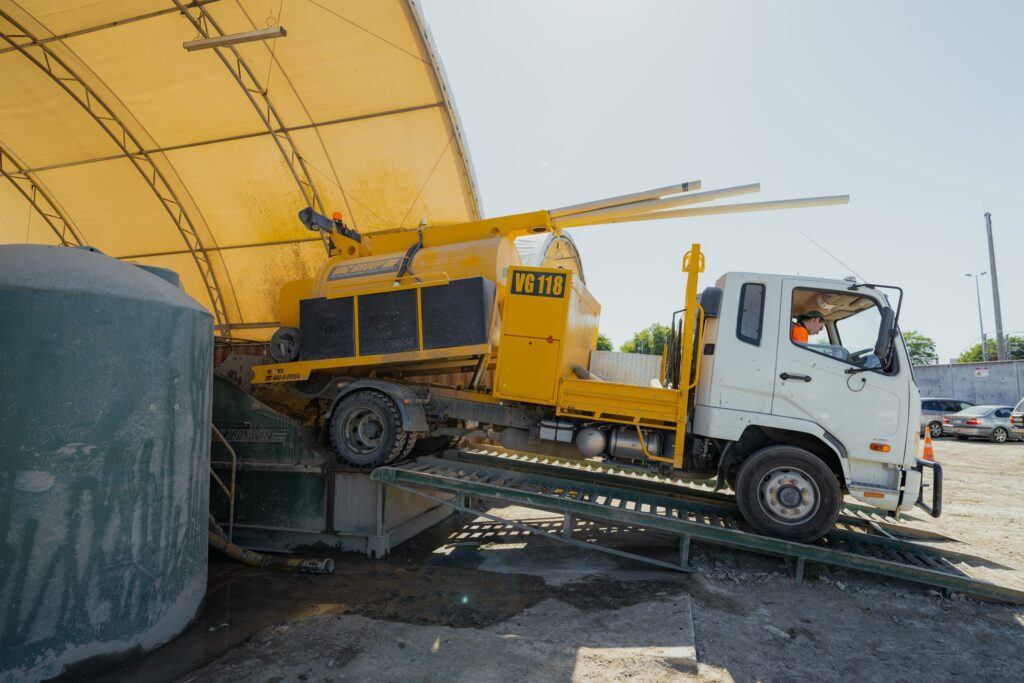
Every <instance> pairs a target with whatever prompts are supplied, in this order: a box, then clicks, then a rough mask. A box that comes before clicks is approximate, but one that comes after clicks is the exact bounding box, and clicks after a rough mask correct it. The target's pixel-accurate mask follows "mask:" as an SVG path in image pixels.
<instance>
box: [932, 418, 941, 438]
mask: <svg viewBox="0 0 1024 683" xmlns="http://www.w3.org/2000/svg"><path fill="white" fill-rule="evenodd" d="M931 430H932V438H933V439H934V438H936V437H938V436H942V425H940V424H939V423H938V422H932V424H931Z"/></svg>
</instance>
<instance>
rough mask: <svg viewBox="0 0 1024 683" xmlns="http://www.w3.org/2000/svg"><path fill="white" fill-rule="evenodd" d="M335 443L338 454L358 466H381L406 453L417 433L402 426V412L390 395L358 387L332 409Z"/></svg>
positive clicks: (332, 440) (340, 457) (332, 433)
mask: <svg viewBox="0 0 1024 683" xmlns="http://www.w3.org/2000/svg"><path fill="white" fill-rule="evenodd" d="M330 434H331V443H332V445H333V446H334V450H335V452H336V453H337V454H338V458H339V459H340V460H342V461H344V462H346V463H348V464H349V465H352V466H354V467H367V468H369V467H379V466H381V465H385V464H387V463H389V462H392V461H393V460H397V459H398V458H400V457H402V456H403V455H405V454H406V453H408V452H409V450H410V449H411V448H412V442H414V441H415V439H416V437H415V436H414V435H410V434H408V433H407V432H405V431H404V430H403V429H402V416H401V415H400V414H399V412H398V408H397V407H396V406H395V404H394V403H393V402H392V401H391V399H390V398H388V397H387V396H385V395H383V394H381V393H378V392H376V391H356V392H353V393H351V394H349V395H348V396H346V397H344V398H343V399H341V401H340V402H339V403H338V405H337V406H335V408H334V412H333V413H331V424H330Z"/></svg>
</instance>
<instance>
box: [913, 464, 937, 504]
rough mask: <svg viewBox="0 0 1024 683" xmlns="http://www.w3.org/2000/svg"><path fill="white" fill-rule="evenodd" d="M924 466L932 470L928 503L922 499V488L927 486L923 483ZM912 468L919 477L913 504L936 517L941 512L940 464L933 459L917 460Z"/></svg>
mask: <svg viewBox="0 0 1024 683" xmlns="http://www.w3.org/2000/svg"><path fill="white" fill-rule="evenodd" d="M926 468H927V469H930V470H931V471H932V484H931V486H932V496H931V498H932V500H931V504H930V505H929V504H928V503H926V502H925V500H924V490H925V489H926V488H927V487H928V485H927V484H925V483H924V470H925V469H926ZM913 469H914V471H915V472H918V473H919V476H920V477H921V487H920V488H919V489H918V492H917V502H916V503H915V505H917V507H919V508H921V509H922V510H924V511H925V512H927V513H928V514H929V515H931V516H932V517H938V516H939V515H941V514H942V465H940V464H939V463H937V462H935V461H933V460H918V461H917V464H916V465H914V467H913Z"/></svg>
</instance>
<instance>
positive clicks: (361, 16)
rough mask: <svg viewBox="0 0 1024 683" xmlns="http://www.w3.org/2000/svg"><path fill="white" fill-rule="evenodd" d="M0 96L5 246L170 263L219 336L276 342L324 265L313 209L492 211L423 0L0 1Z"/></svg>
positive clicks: (446, 214)
mask: <svg viewBox="0 0 1024 683" xmlns="http://www.w3.org/2000/svg"><path fill="white" fill-rule="evenodd" d="M274 26H281V27H283V28H284V29H285V30H286V32H287V36H286V37H278V38H271V39H265V40H258V41H254V42H246V43H238V44H233V45H230V46H227V47H220V48H216V49H201V50H197V51H193V52H189V51H186V50H185V49H184V48H183V47H182V44H183V43H185V42H187V41H192V40H196V39H203V38H216V37H219V36H222V35H232V36H233V35H236V34H240V33H245V32H250V31H254V30H259V29H266V28H268V27H274ZM0 93H3V96H2V99H0V243H25V242H34V243H47V244H69V245H75V244H85V245H90V246H94V247H96V248H98V249H100V250H101V251H103V252H104V253H106V254H108V255H110V256H114V257H117V258H121V259H125V260H128V261H132V262H136V263H140V264H146V265H154V266H161V267H165V268H171V269H173V270H175V271H177V272H178V273H179V274H180V275H181V278H182V281H183V284H184V286H185V289H186V290H187V291H188V293H189V294H191V295H192V296H193V297H195V298H196V299H197V300H198V301H199V302H200V303H202V304H203V305H205V306H207V308H209V309H210V310H211V312H212V313H213V314H214V316H215V321H216V323H217V324H218V325H219V327H218V333H219V334H222V335H230V336H235V337H242V338H255V339H266V338H268V337H269V335H270V334H271V333H272V332H273V330H274V328H275V327H276V326H277V325H276V319H277V295H278V290H279V288H280V286H281V284H282V283H283V282H285V281H287V280H292V279H298V278H306V277H311V276H312V275H313V272H314V271H315V269H316V268H318V267H319V265H320V264H321V263H322V261H323V259H324V257H325V249H324V246H323V243H322V241H321V239H320V237H318V236H317V235H316V234H314V233H311V232H309V231H307V230H306V229H305V228H304V227H303V226H302V225H301V223H299V221H298V219H297V217H296V216H297V214H298V212H299V210H301V209H303V208H304V207H306V206H312V207H313V208H314V209H315V210H317V211H319V212H320V213H323V214H325V215H328V216H329V215H331V213H332V212H334V211H340V212H342V214H343V215H344V217H345V221H346V223H348V225H349V226H350V227H354V228H356V229H358V230H360V231H361V232H364V233H373V232H374V231H378V230H383V229H389V228H395V227H400V226H404V227H410V226H415V225H416V224H418V223H419V222H420V220H421V219H426V220H427V222H429V223H440V222H461V221H469V220H475V219H477V218H479V217H480V216H479V208H478V203H477V195H476V190H475V186H474V180H473V174H472V166H471V163H470V160H469V154H468V150H467V148H466V146H465V143H464V141H463V139H462V136H461V134H460V131H459V126H458V119H457V116H456V112H455V109H454V105H453V103H452V99H451V97H450V95H449V93H448V91H447V87H446V85H445V81H444V76H443V73H442V71H441V68H440V63H439V61H438V59H437V55H436V53H435V51H434V48H433V45H432V43H431V40H430V37H429V34H428V32H427V29H426V25H425V23H424V20H423V17H422V14H421V13H420V10H419V8H418V7H417V6H416V4H415V2H414V1H413V0H408V1H404V0H374V1H372V2H370V1H367V0H272V1H271V0H260V1H256V0H193V1H192V2H187V1H186V0H118V1H117V2H82V0H0Z"/></svg>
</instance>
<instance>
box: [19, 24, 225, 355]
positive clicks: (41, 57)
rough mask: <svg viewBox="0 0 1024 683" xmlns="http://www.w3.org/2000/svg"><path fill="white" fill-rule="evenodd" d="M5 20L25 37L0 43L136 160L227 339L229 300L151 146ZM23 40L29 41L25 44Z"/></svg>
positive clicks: (46, 49)
mask: <svg viewBox="0 0 1024 683" xmlns="http://www.w3.org/2000/svg"><path fill="white" fill-rule="evenodd" d="M183 11H184V10H183ZM0 18H3V19H4V21H6V22H7V23H9V24H10V25H11V26H13V27H14V28H15V30H17V31H18V32H19V33H17V34H10V35H9V34H6V33H0V38H2V39H3V40H4V41H5V42H7V43H8V44H9V45H10V46H11V47H13V48H15V49H16V50H17V51H18V52H20V53H21V54H22V55H23V56H24V57H25V58H26V59H28V60H29V61H31V62H32V63H33V64H35V65H36V66H37V67H38V68H39V69H40V70H41V71H42V72H43V73H45V74H46V75H47V76H49V77H50V78H51V79H52V80H53V82H54V83H56V84H57V85H58V86H59V87H60V88H61V89H62V90H64V92H66V93H67V94H68V95H69V96H70V97H71V99H73V100H74V101H75V102H77V103H78V104H79V106H81V107H82V109H83V110H84V111H85V112H86V113H87V114H89V115H90V116H91V117H92V118H93V119H94V120H95V121H96V123H97V125H99V126H100V128H102V129H103V130H104V131H105V132H106V133H107V135H108V136H109V137H110V139H111V140H113V142H114V144H115V145H117V147H118V148H119V149H120V150H121V151H122V152H123V153H124V155H125V157H126V158H127V159H128V160H129V161H131V163H132V165H133V166H134V167H135V169H136V170H137V171H138V172H139V175H141V176H142V178H143V179H144V180H145V181H146V184H147V185H149V187H150V189H151V190H152V192H153V194H155V195H156V197H157V199H159V200H160V204H161V205H162V206H163V207H164V210H165V211H166V212H167V215H168V216H170V218H171V220H172V221H173V222H174V224H175V225H176V226H177V228H178V231H179V232H180V233H181V236H182V238H183V239H184V240H185V245H186V246H187V247H188V250H189V253H190V254H191V255H192V258H193V260H194V261H195V264H196V268H197V269H198V270H199V275H200V277H201V278H202V281H203V285H204V287H205V288H206V292H207V295H208V296H209V298H210V305H211V307H212V308H213V315H214V324H215V325H216V327H217V328H218V330H219V331H220V332H221V333H222V334H224V335H230V332H231V330H230V327H229V324H228V316H227V310H226V308H225V305H224V297H223V294H222V292H221V288H220V285H219V284H218V282H217V276H216V274H215V273H214V271H213V264H212V262H211V261H210V257H209V254H207V252H206V249H205V247H204V246H203V242H202V239H201V238H200V237H199V234H198V232H197V231H196V228H195V223H194V221H193V219H192V218H191V216H189V214H188V212H187V211H186V210H185V207H184V206H183V205H182V203H181V200H180V199H179V198H178V195H177V193H176V192H175V191H174V188H173V187H172V186H171V184H170V183H169V182H168V181H167V177H166V176H165V174H164V172H163V171H162V170H161V169H160V166H159V165H158V164H157V163H156V162H155V161H154V160H153V158H152V156H151V155H150V154H149V153H148V152H147V151H146V148H145V146H144V145H143V144H142V143H141V142H140V141H139V139H138V138H137V137H136V136H135V134H134V133H133V132H132V130H131V128H129V126H128V125H127V124H126V123H125V122H124V121H123V120H121V118H120V117H119V116H118V115H117V114H116V112H115V111H114V109H113V108H111V107H110V106H108V105H107V104H106V102H105V101H104V100H103V98H102V97H101V96H100V95H99V93H97V92H96V90H95V88H93V87H92V86H90V85H89V83H88V82H86V81H85V80H84V79H83V78H82V76H81V75H80V74H78V72H76V71H75V70H74V69H73V68H72V67H71V66H70V65H69V64H68V63H67V61H65V60H64V59H62V58H61V57H60V55H58V54H57V53H55V52H54V51H53V50H52V49H51V47H50V45H49V44H47V43H41V42H39V39H38V38H37V37H36V36H34V35H33V34H32V33H31V32H30V31H29V30H28V29H27V28H25V26H23V25H22V24H21V23H19V22H18V21H17V20H16V19H14V17H12V16H10V14H8V13H7V12H6V11H4V10H3V9H0ZM19 39H23V40H24V41H26V42H19ZM36 53H38V54H36Z"/></svg>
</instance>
